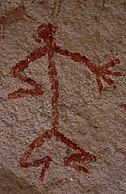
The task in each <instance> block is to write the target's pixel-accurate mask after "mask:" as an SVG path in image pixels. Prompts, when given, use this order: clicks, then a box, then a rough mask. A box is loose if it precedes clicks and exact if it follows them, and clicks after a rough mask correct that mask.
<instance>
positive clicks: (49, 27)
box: [37, 23, 57, 42]
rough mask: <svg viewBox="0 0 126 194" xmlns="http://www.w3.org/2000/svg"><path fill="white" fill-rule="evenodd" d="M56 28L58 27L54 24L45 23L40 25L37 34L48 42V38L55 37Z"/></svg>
mask: <svg viewBox="0 0 126 194" xmlns="http://www.w3.org/2000/svg"><path fill="white" fill-rule="evenodd" d="M56 30H57V27H56V26H54V25H53V24H50V23H48V24H46V23H43V24H41V25H40V26H39V27H38V30H37V34H38V36H39V38H40V39H43V40H44V41H45V42H46V41H47V40H48V39H53V36H54V34H55V33H56Z"/></svg>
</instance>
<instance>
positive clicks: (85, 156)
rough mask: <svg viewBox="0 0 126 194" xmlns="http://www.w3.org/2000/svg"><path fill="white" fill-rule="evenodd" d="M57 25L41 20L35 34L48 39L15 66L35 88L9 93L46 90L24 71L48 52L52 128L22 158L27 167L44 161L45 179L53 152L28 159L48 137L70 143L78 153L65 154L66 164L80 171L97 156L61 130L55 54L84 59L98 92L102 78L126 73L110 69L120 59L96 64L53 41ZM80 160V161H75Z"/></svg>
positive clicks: (15, 71)
mask: <svg viewBox="0 0 126 194" xmlns="http://www.w3.org/2000/svg"><path fill="white" fill-rule="evenodd" d="M56 30H57V27H56V26H54V25H52V24H50V23H48V24H45V23H44V24H42V25H40V26H39V27H38V31H37V33H38V36H37V37H36V41H38V42H41V40H42V39H43V41H44V42H45V46H44V47H43V48H41V47H40V48H39V49H36V50H35V51H33V52H32V53H31V54H30V55H28V56H27V57H26V59H25V60H22V61H20V62H19V63H17V64H16V65H15V66H14V67H13V69H12V73H13V76H14V77H15V78H16V77H17V78H19V79H20V80H21V81H24V82H27V83H28V84H30V85H31V86H32V87H33V89H30V90H28V89H26V90H25V89H22V88H20V89H19V90H17V91H15V92H12V93H10V94H9V95H8V97H9V98H12V99H15V98H19V97H24V96H26V95H32V96H37V95H42V94H43V92H44V90H43V87H42V85H41V84H38V83H37V82H36V81H35V80H33V79H31V78H28V77H27V76H25V74H24V73H23V71H24V69H26V68H27V67H28V66H29V64H30V62H32V61H35V60H36V59H38V58H41V57H42V56H45V55H47V56H48V62H49V64H48V75H49V80H50V83H51V90H52V102H51V104H52V128H51V129H50V130H47V131H45V132H44V133H43V134H41V135H39V137H37V138H36V139H35V140H34V141H33V142H32V143H31V144H30V145H29V146H28V148H27V150H26V151H25V152H24V154H23V156H22V157H21V160H20V166H21V167H24V168H28V167H35V166H40V165H42V164H43V165H44V166H43V168H42V171H41V174H40V179H41V180H42V181H43V180H44V177H45V172H46V170H47V169H48V168H49V165H50V163H51V161H52V158H51V157H50V156H45V157H44V158H42V159H37V160H34V161H33V162H28V161H27V160H28V159H29V157H30V156H31V154H32V152H33V150H34V149H36V148H39V147H41V146H42V145H43V144H44V142H45V141H46V140H48V139H51V138H52V136H54V137H55V138H56V140H59V141H61V142H62V143H64V144H66V145H67V146H68V147H70V148H72V149H73V150H75V151H76V152H77V153H76V154H72V155H71V156H66V157H65V158H63V161H64V164H65V165H66V166H71V167H72V168H74V169H75V170H76V171H78V172H80V171H83V172H85V173H90V169H88V168H87V166H86V167H85V166H81V165H80V163H84V162H85V161H86V163H87V162H88V163H89V162H94V161H96V156H95V155H93V154H92V153H90V152H87V151H85V150H84V149H83V148H81V147H80V146H79V145H78V144H76V143H74V142H73V141H72V140H70V139H69V138H67V137H65V135H64V134H63V133H62V132H60V130H59V112H58V98H59V91H58V85H59V82H58V79H57V69H56V66H55V61H54V60H53V57H54V55H55V54H60V55H64V56H67V57H69V58H70V59H72V60H73V61H75V62H83V63H84V65H85V66H86V67H87V68H88V69H89V70H90V71H91V73H92V74H95V75H96V80H97V83H98V88H99V92H100V93H101V92H102V91H103V85H102V80H103V81H104V82H106V83H107V84H109V85H111V84H112V85H114V81H113V80H112V79H111V78H109V77H108V76H109V75H114V76H125V75H126V74H125V73H123V72H111V71H110V70H109V68H110V67H113V66H115V65H116V64H119V60H118V59H116V60H112V61H111V62H109V63H107V64H104V65H103V66H101V67H97V66H96V65H95V64H94V63H92V62H91V61H90V60H89V59H88V58H87V57H85V56H82V55H81V54H79V53H71V52H69V51H68V50H63V49H62V48H61V47H59V46H57V45H56V44H55V43H54V38H53V36H54V34H55V33H56ZM76 163H79V164H76Z"/></svg>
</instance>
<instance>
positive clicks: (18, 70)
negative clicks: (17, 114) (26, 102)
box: [8, 47, 47, 99]
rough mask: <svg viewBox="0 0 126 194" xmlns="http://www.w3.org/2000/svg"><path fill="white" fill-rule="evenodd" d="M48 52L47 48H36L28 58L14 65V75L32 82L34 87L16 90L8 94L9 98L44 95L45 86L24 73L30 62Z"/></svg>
mask: <svg viewBox="0 0 126 194" xmlns="http://www.w3.org/2000/svg"><path fill="white" fill-rule="evenodd" d="M46 54H47V48H46V47H43V48H39V49H36V50H34V51H33V52H32V53H31V54H30V55H28V56H27V57H26V59H24V60H21V61H19V63H17V64H16V65H15V66H14V67H12V75H13V77H14V78H19V79H20V80H21V81H23V82H26V83H28V84H30V85H31V86H32V87H34V89H23V88H20V89H18V90H17V91H14V92H12V93H10V94H8V98H13V99H15V98H20V97H24V96H26V95H28V94H29V95H32V96H37V95H42V94H43V92H44V91H43V88H42V85H41V84H38V83H37V82H36V81H35V80H33V79H31V78H29V77H27V76H26V75H25V74H24V72H23V71H24V70H25V69H26V68H27V67H28V66H29V64H30V62H32V61H35V60H36V59H38V58H41V57H42V56H45V55H46Z"/></svg>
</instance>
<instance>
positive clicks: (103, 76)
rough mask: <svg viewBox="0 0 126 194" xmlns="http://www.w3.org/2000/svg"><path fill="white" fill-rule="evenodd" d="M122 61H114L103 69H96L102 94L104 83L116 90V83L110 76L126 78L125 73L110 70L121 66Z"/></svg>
mask: <svg viewBox="0 0 126 194" xmlns="http://www.w3.org/2000/svg"><path fill="white" fill-rule="evenodd" d="M119 63H120V61H119V60H118V59H115V60H112V61H110V62H108V63H106V64H104V65H102V66H101V67H98V68H96V70H94V73H95V74H96V80H97V83H98V89H99V92H100V93H101V92H102V91H103V84H102V81H104V82H106V83H107V84H109V85H113V88H116V85H115V84H114V81H113V80H112V79H111V78H110V77H109V76H126V73H125V72H120V71H114V72H113V71H111V70H109V68H111V67H114V66H115V65H117V64H119Z"/></svg>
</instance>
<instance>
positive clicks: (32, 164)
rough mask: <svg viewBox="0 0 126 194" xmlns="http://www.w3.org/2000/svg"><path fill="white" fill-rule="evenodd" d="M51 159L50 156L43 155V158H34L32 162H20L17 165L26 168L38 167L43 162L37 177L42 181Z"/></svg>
mask: <svg viewBox="0 0 126 194" xmlns="http://www.w3.org/2000/svg"><path fill="white" fill-rule="evenodd" d="M51 161H52V158H51V157H50V156H45V157H44V158H42V159H37V160H34V161H33V162H20V164H19V166H20V167H23V168H28V167H38V166H40V165H42V164H44V166H43V168H42V170H41V173H40V177H39V178H40V180H41V181H43V180H44V177H45V172H46V171H47V170H48V168H49V165H50V162H51Z"/></svg>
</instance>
